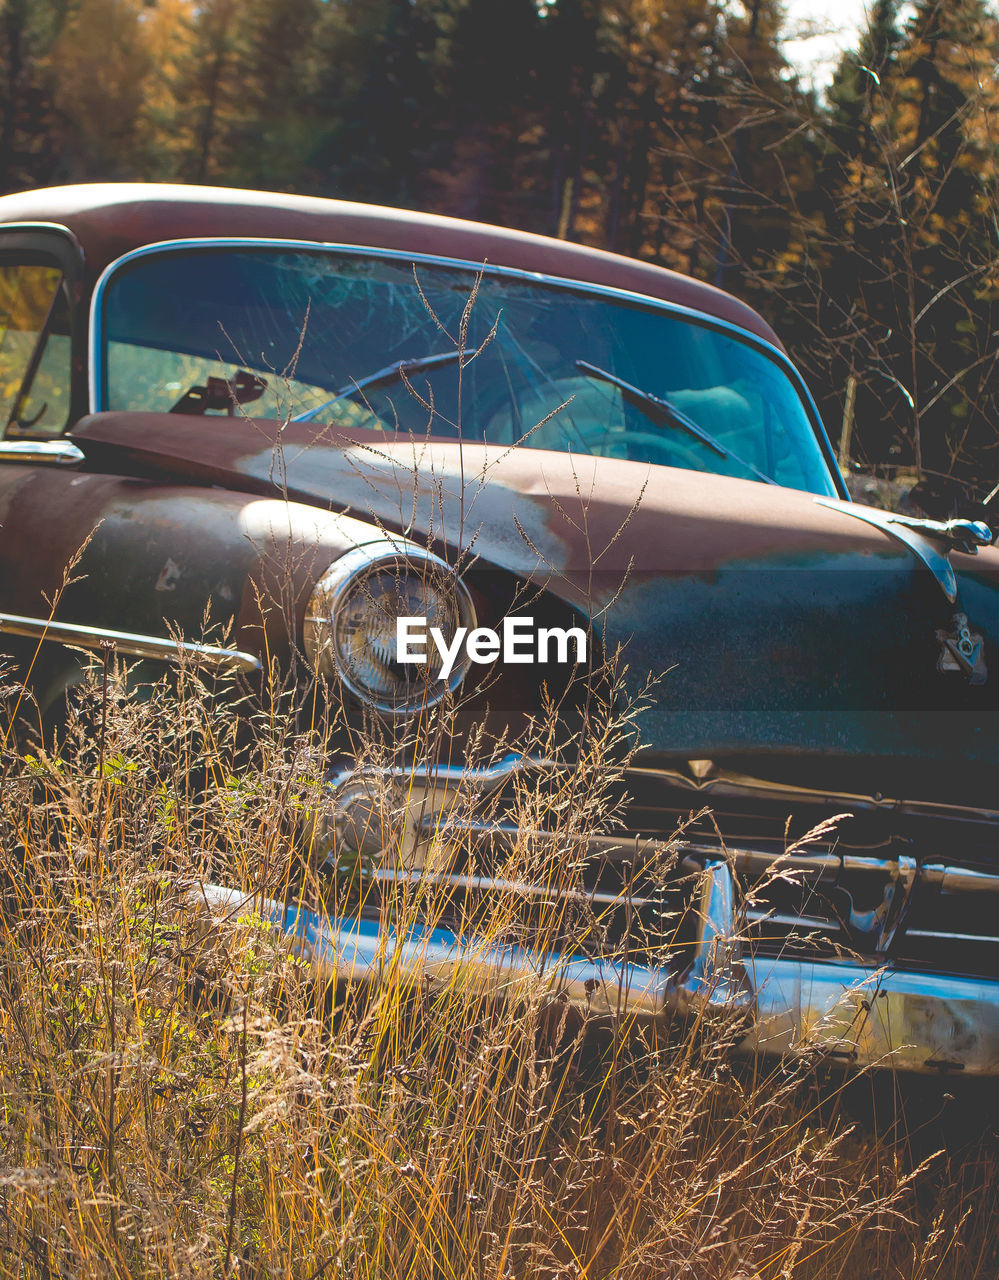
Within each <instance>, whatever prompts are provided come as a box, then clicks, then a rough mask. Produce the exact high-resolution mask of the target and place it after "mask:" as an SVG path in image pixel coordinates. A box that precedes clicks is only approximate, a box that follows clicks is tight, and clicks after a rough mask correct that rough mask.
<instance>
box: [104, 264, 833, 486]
mask: <svg viewBox="0 0 999 1280" xmlns="http://www.w3.org/2000/svg"><path fill="white" fill-rule="evenodd" d="M99 323H100V325H101V333H100V339H101V351H100V356H101V360H100V365H99V367H100V369H101V378H100V381H101V385H100V386H99V388H98V408H103V409H131V410H154V411H162V412H168V411H171V410H172V411H178V412H185V413H190V412H197V413H204V414H206V415H209V416H210V415H212V414H217V413H232V412H245V413H248V414H252V415H254V416H257V417H277V418H291V417H296V418H301V419H304V420H311V421H315V422H316V426H317V433H318V431H319V429H320V427H321V425H325V424H326V423H334V424H338V425H341V426H342V427H344V428H345V429H346V428H356V427H363V428H366V429H370V430H377V431H386V432H397V431H403V432H408V433H414V434H419V435H424V434H431V435H435V436H444V437H450V438H455V437H457V436H459V435H460V436H461V437H462V438H464V439H469V440H471V439H475V440H485V441H489V442H493V443H496V444H500V445H515V444H520V445H523V446H525V447H533V448H541V449H556V450H567V449H571V450H573V451H574V452H576V453H588V454H596V455H598V456H605V457H613V458H627V459H632V460H635V461H639V462H644V463H653V464H664V465H667V466H674V467H684V468H688V469H693V470H699V471H713V472H717V473H720V474H725V475H733V476H741V477H744V478H752V479H769V480H772V481H775V482H776V483H778V484H782V485H786V486H788V487H790V488H796V489H805V490H809V491H811V492H814V493H822V494H829V495H833V496H835V494H836V488H835V485H834V483H833V480H832V478H831V476H830V472H829V468H828V465H827V463H826V461H825V458H824V456H823V453H822V449H821V447H820V444H819V441H818V438H817V436H816V433H815V431H814V430H813V427H812V423H811V421H810V419H809V415H808V411H807V409H806V407H805V404H804V402H803V400H802V397H801V395H800V394H799V391H798V389H797V387H796V385H795V383H794V382H793V381H792V379H791V377H790V376H789V375H788V373H787V371H786V370H785V368H784V367H783V365H782V364H781V363H780V362H779V361H778V360H777V359H776V358H774V357H773V356H771V355H770V354H769V353H768V352H767V351H766V350H765V349H764V348H762V347H758V346H756V345H755V344H754V343H753V342H752V341H749V340H745V341H744V340H742V339H741V338H739V337H737V336H735V335H734V334H733V333H732V332H731V331H729V330H726V329H725V328H722V327H719V326H716V325H715V324H713V323H712V322H710V321H708V320H706V319H705V320H701V319H699V318H698V317H696V316H691V315H689V314H687V313H682V312H677V311H674V310H671V309H667V308H664V307H662V306H660V305H657V304H655V303H645V302H643V301H641V300H637V299H633V298H631V297H630V296H620V297H619V296H615V295H612V294H606V293H603V292H597V291H591V290H588V289H586V288H585V286H580V287H574V286H572V285H564V284H560V283H558V282H549V281H544V280H540V279H538V278H536V277H533V276H526V275H517V274H515V273H512V272H511V273H504V272H502V271H495V272H492V271H490V272H488V273H483V274H482V275H481V276H479V275H478V273H477V272H476V271H475V270H474V269H473V268H471V267H463V266H460V265H446V264H442V263H436V262H433V261H425V262H418V263H417V264H416V265H415V266H414V264H413V262H412V261H407V260H404V259H402V258H393V257H381V256H378V255H375V254H373V253H371V252H364V251H359V252H349V251H345V250H340V249H322V248H318V247H317V248H316V249H314V250H313V249H299V248H290V247H288V248H278V247H274V246H271V247H266V246H262V247H258V246H238V247H224V246H206V247H185V248H183V249H164V250H162V251H158V252H155V253H147V254H142V255H138V256H136V257H135V258H133V259H131V260H126V261H125V262H124V263H123V264H122V265H121V266H120V267H118V268H117V269H116V271H115V272H114V273H113V275H112V276H111V277H110V279H109V281H108V284H107V286H106V289H105V292H104V295H103V303H102V308H101V314H100V321H99ZM459 346H460V347H461V349H462V351H463V352H464V355H463V358H462V359H461V360H459V359H458V349H459ZM472 353H475V354H474V358H470V357H472ZM244 405H245V406H246V407H245V408H243V407H242V406H244ZM559 406H564V407H562V408H559ZM555 410H558V412H554V411H555ZM209 429H210V428H209V427H208V426H207V424H206V430H209Z"/></svg>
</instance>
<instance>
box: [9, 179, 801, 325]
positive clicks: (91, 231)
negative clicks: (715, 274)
mask: <svg viewBox="0 0 999 1280" xmlns="http://www.w3.org/2000/svg"><path fill="white" fill-rule="evenodd" d="M0 223H4V224H9V223H50V224H56V225H58V226H61V227H65V228H66V229H67V230H68V231H70V232H71V233H72V234H73V235H74V236H75V238H76V240H77V241H78V242H79V244H80V246H81V248H82V250H83V253H84V258H85V262H86V268H87V276H88V279H89V283H90V285H93V283H94V281H95V280H96V279H97V277H98V276H99V275H100V273H101V272H102V271H103V270H104V268H105V267H106V266H107V265H108V264H109V263H111V262H113V261H114V260H115V259H116V258H119V257H121V255H122V254H124V253H128V252H129V251H130V250H132V249H138V248H140V247H142V246H143V245H148V244H154V243H157V242H159V241H164V240H178V239H188V238H201V237H211V236H234V237H252V238H260V239H281V240H310V241H323V242H327V243H331V244H350V245H367V246H370V247H372V248H379V249H395V250H401V251H403V252H404V253H406V252H408V253H414V254H429V255H432V256H436V257H443V258H457V259H462V260H464V261H467V262H472V263H476V264H482V263H488V264H490V265H492V266H503V267H513V268H516V269H519V270H521V271H531V272H541V273H543V274H546V275H552V276H559V277H562V278H565V279H569V280H581V281H585V282H588V283H590V284H598V285H603V286H607V287H610V288H615V289H624V290H628V291H630V292H633V293H641V294H645V295H646V296H648V297H652V298H658V299H661V300H662V301H665V302H672V303H676V304H679V305H681V306H685V307H690V308H692V309H694V310H696V311H701V312H705V313H706V314H708V315H710V316H714V317H716V318H718V319H720V320H725V321H728V322H729V323H730V324H735V325H738V326H739V327H740V328H743V329H747V330H749V332H750V333H753V334H756V335H757V336H758V337H760V338H763V339H764V340H765V341H766V342H770V343H772V344H773V345H774V346H777V347H780V346H781V343H780V341H779V339H778V338H777V335H776V334H775V333H774V331H773V330H772V329H771V328H770V326H769V325H768V324H767V323H766V321H765V320H764V319H763V318H762V317H761V316H759V315H757V313H756V312H755V311H754V310H753V309H752V308H751V307H748V306H747V305H746V304H745V303H743V302H740V301H739V300H738V299H737V298H733V297H732V296H731V295H730V294H727V293H725V292H723V291H722V290H721V289H716V288H713V287H712V286H711V285H708V284H704V283H702V282H701V281H699V280H694V279H691V278H690V277H689V276H683V275H680V274H679V273H678V272H675V271H668V270H666V269H665V268H663V267H657V266H654V265H653V264H651V263H646V262H639V261H637V260H636V259H634V258H626V257H623V256H622V255H620V254H615V253H607V252H605V251H604V250H601V249H591V248H589V247H587V246H586V245H580V244H573V243H571V242H569V241H567V240H555V239H551V238H549V237H547V236H539V235H533V234H531V233H530V232H526V231H514V230H510V229H508V228H505V227H494V226H490V225H488V224H486V223H479V222H468V221H465V220H462V219H459V218H448V217H444V216H442V215H439V214H432V213H415V212H412V211H410V210H405V209H391V208H387V207H385V206H383V205H368V204H356V203H353V202H351V201H346V200H325V199H320V198H318V197H314V196H293V195H280V194H278V193H275V192H270V191H240V190H235V189H233V188H228V187H196V186H180V185H171V184H159V183H131V182H102V183H82V184H79V185H76V186H65V187H46V188H41V189H38V190H34V191H24V192H21V193H19V194H16V195H9V196H3V197H0Z"/></svg>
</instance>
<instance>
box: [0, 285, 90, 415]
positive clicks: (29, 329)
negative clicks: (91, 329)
mask: <svg viewBox="0 0 999 1280" xmlns="http://www.w3.org/2000/svg"><path fill="white" fill-rule="evenodd" d="M71 371H72V362H71V354H70V309H69V297H68V294H67V290H66V285H65V282H64V279H63V274H62V272H61V271H60V269H59V268H58V267H56V266H50V265H42V264H28V263H11V262H7V263H0V434H3V435H5V436H6V437H7V438H8V439H11V438H17V437H19V436H47V435H58V434H59V433H60V432H62V431H63V430H64V429H65V427H66V424H67V422H68V420H69V413H70V386H71Z"/></svg>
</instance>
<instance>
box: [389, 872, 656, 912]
mask: <svg viewBox="0 0 999 1280" xmlns="http://www.w3.org/2000/svg"><path fill="white" fill-rule="evenodd" d="M366 878H367V879H370V880H375V881H377V882H378V883H380V884H393V883H395V882H396V881H397V880H404V881H406V882H408V883H409V884H431V885H441V886H443V887H446V888H448V889H467V890H471V891H472V892H474V893H484V892H486V891H493V892H495V893H506V894H511V895H513V896H515V897H518V898H539V899H543V900H544V901H545V902H578V903H580V904H582V905H584V906H592V905H593V904H596V905H598V906H601V907H633V908H635V909H638V908H641V907H649V906H653V905H654V902H653V899H652V898H635V897H632V896H630V895H629V894H627V893H626V892H624V891H623V890H622V891H621V892H620V893H598V892H597V891H596V890H594V891H593V892H592V893H588V892H587V891H586V890H585V889H566V890H558V889H550V888H548V887H547V886H545V885H543V884H526V883H524V882H523V881H521V880H503V879H501V878H498V877H496V876H478V875H460V874H456V873H452V874H444V873H441V872H433V871H424V870H422V869H420V870H413V871H410V870H407V869H406V868H404V867H400V868H399V869H398V870H394V871H389V870H384V869H380V868H379V869H376V870H375V871H373V872H371V873H370V874H369V875H368V876H367V877H366Z"/></svg>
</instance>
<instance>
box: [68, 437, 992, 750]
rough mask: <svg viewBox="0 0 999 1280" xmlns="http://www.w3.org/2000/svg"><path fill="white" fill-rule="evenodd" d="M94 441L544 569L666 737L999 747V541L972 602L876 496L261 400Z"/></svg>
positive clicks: (526, 575) (971, 589)
mask: <svg viewBox="0 0 999 1280" xmlns="http://www.w3.org/2000/svg"><path fill="white" fill-rule="evenodd" d="M73 439H74V440H75V441H76V442H77V444H78V445H79V446H80V447H81V448H82V449H83V450H84V452H85V453H87V454H88V456H89V457H90V458H91V460H92V462H93V463H95V464H97V465H100V466H103V467H108V468H109V469H119V468H126V469H131V470H137V471H139V472H142V473H146V474H153V475H163V474H170V475H176V476H178V477H183V478H185V479H196V480H200V481H203V482H210V483H215V484H220V485H224V486H226V487H228V488H233V489H238V490H243V491H250V492H259V493H268V494H274V493H275V492H283V493H285V494H286V495H287V496H288V498H290V499H292V500H294V501H298V502H305V503H308V504H310V505H313V506H315V505H319V506H322V507H323V508H325V509H333V510H336V511H346V510H349V511H350V512H351V513H352V514H354V515H355V516H358V517H361V518H364V517H365V516H368V517H369V518H370V519H371V520H372V521H373V522H374V523H375V524H381V525H383V526H384V527H385V528H387V529H391V530H393V531H402V532H405V533H407V534H408V535H410V536H412V537H415V538H417V539H419V540H421V541H428V542H430V543H432V544H434V545H435V546H436V547H438V548H439V549H441V550H443V551H445V553H447V554H449V555H450V556H451V557H452V558H455V557H461V556H469V555H471V556H474V557H477V567H478V569H479V570H480V571H481V569H482V566H483V565H489V566H495V567H497V568H499V569H503V570H506V571H509V572H512V573H515V574H517V575H518V576H520V577H521V578H523V579H526V580H529V581H531V582H532V583H535V584H538V585H540V586H543V587H544V589H545V590H547V591H549V592H551V593H553V594H554V595H556V596H558V597H560V598H561V599H563V600H565V601H567V602H568V603H570V604H571V605H572V606H573V607H575V608H576V609H578V610H579V611H580V612H581V613H583V614H584V615H586V616H587V617H589V618H590V619H592V622H593V625H594V627H595V629H596V631H597V634H598V636H599V638H600V640H601V642H602V644H603V646H604V649H605V651H607V652H613V651H615V650H616V649H618V648H619V647H620V649H621V651H622V657H623V662H624V664H625V668H626V669H625V674H624V677H623V678H624V683H625V685H626V686H627V688H628V690H629V692H630V693H631V694H633V695H634V696H636V697H639V696H642V692H643V690H644V688H645V682H646V679H647V677H648V676H649V675H653V676H656V677H661V678H660V679H659V680H658V683H657V684H656V686H655V689H654V690H653V691H652V693H651V694H648V695H647V700H648V710H647V711H646V712H645V713H644V714H643V716H642V718H641V728H642V734H643V738H644V740H645V743H646V744H647V745H648V746H649V747H650V748H651V749H654V750H657V751H662V752H668V753H670V754H678V755H682V756H684V757H685V758H688V759H689V758H718V757H719V756H722V755H732V754H744V753H747V752H751V753H755V752H768V753H769V752H778V753H790V754H800V753H808V754H811V753H816V754H821V755H824V756H829V755H840V756H843V757H854V758H860V757H864V758H868V759H880V760H886V759H888V758H893V759H895V760H903V761H904V760H907V759H911V760H913V761H915V760H922V761H926V762H931V761H932V762H936V763H937V764H940V765H945V764H947V765H948V766H949V762H952V761H953V760H955V759H960V760H962V761H965V762H968V763H969V764H971V765H974V764H981V765H983V766H991V765H994V764H997V763H999V734H997V732H996V728H997V723H999V722H997V711H999V648H997V646H999V553H997V552H996V551H995V550H994V549H992V548H989V549H987V550H986V551H984V552H983V553H981V554H979V555H978V556H976V557H972V556H969V555H965V554H963V553H954V554H953V555H952V557H951V559H952V562H953V565H954V568H955V570H956V571H957V581H958V589H959V590H958V599H957V601H956V602H952V601H949V600H948V599H947V596H946V594H945V592H944V591H943V590H942V589H941V586H940V583H939V582H938V581H937V579H936V578H935V577H934V575H933V574H932V573H931V572H930V571H929V570H928V569H927V568H926V566H925V565H924V563H923V561H922V560H921V559H920V558H919V557H918V556H917V555H916V554H914V552H913V550H912V549H911V548H910V547H909V546H908V545H906V544H905V542H903V541H901V540H900V539H899V537H897V536H892V535H891V534H889V533H888V532H886V531H885V530H883V529H881V528H876V527H872V526H871V525H869V524H867V523H866V522H864V521H863V520H862V519H859V518H857V513H858V512H862V511H863V509H862V508H857V509H854V508H852V506H851V504H848V503H838V502H832V503H829V502H823V501H819V500H816V498H815V497H814V496H813V495H811V494H806V493H800V492H797V491H792V490H787V489H782V488H779V487H777V486H770V485H765V484H761V483H757V482H754V481H743V480H735V479H731V478H728V477H722V476H714V475H708V474H703V473H700V472H691V471H679V470H676V469H673V468H666V467H658V466H647V465H644V464H639V463H635V462H628V461H621V460H615V459H607V458H594V457H591V456H588V455H570V454H565V453H552V452H547V451H544V450H535V449H528V448H514V449H503V448H501V447H499V446H495V445H493V446H487V445H483V444H481V443H471V442H468V443H461V444H460V443H458V442H455V441H445V440H438V439H423V438H420V439H417V440H413V439H409V438H405V439H398V438H396V437H391V436H386V435H385V434H382V433H371V432H361V431H350V432H344V431H341V430H340V429H338V428H325V429H318V430H317V427H316V425H315V424H312V423H309V424H306V423H289V424H287V425H285V426H283V427H282V426H281V425H279V424H277V423H274V422H263V421H255V420H249V419H242V418H231V419H229V418H210V419H207V418H203V417H184V416H182V415H166V414H139V413H134V414H130V413H106V414H97V415H94V416H92V417H90V418H87V419H84V420H83V421H82V422H81V423H80V424H79V425H78V426H77V427H76V429H75V430H74V432H73ZM375 536H377V535H375ZM527 611H528V610H527V608H526V606H525V608H524V609H523V610H521V612H527ZM960 612H963V613H964V614H965V615H966V616H967V618H968V620H969V624H970V628H971V630H972V631H973V632H974V633H975V634H977V635H981V636H982V637H983V648H984V654H985V662H986V665H987V664H988V663H989V662H990V661H991V662H992V663H993V664H994V665H995V667H996V670H995V672H994V673H993V674H992V675H991V676H990V677H989V678H988V679H986V680H985V682H984V683H981V684H975V685H973V684H971V683H970V682H969V681H968V680H967V679H966V677H965V676H964V675H962V674H960V673H959V672H952V671H940V670H938V660H939V657H940V654H941V651H942V649H943V647H944V637H945V636H946V635H947V634H950V633H952V632H953V631H954V627H955V623H954V615H955V614H957V613H960Z"/></svg>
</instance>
